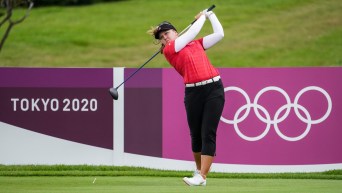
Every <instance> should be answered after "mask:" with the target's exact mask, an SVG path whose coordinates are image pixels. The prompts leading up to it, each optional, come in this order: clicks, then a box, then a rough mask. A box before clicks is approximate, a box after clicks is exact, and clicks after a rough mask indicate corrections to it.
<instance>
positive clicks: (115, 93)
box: [109, 5, 215, 100]
mask: <svg viewBox="0 0 342 193" xmlns="http://www.w3.org/2000/svg"><path fill="white" fill-rule="evenodd" d="M214 8H215V5H212V6H210V7H209V8H208V10H207V11H211V10H213V9H214ZM195 22H196V19H195V20H194V21H193V22H191V24H190V25H189V26H188V27H186V28H185V29H184V30H183V31H181V32H180V33H179V35H181V34H183V33H184V32H185V31H186V30H188V29H189V28H190V27H191V26H192V24H194V23H195ZM160 51H161V50H160V49H159V50H158V51H157V52H156V53H155V54H153V56H152V57H151V58H150V59H148V60H147V61H146V62H145V63H144V64H143V65H141V66H140V67H139V68H138V69H137V70H136V71H135V72H133V73H132V74H131V75H130V76H129V77H127V78H126V79H125V80H124V81H123V82H122V83H121V84H120V85H119V86H117V87H116V88H110V89H109V93H110V95H112V97H113V99H114V100H118V98H119V93H118V88H119V87H120V86H121V85H123V84H124V83H125V82H126V81H128V80H129V79H130V78H132V76H134V75H135V74H136V73H137V72H138V71H140V70H141V69H142V68H143V67H144V66H145V65H146V64H147V63H148V62H150V61H151V60H152V59H153V58H154V57H156V56H157V55H158V54H159V52H160Z"/></svg>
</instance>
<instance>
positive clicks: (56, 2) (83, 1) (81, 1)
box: [33, 0, 123, 7]
mask: <svg viewBox="0 0 342 193" xmlns="http://www.w3.org/2000/svg"><path fill="white" fill-rule="evenodd" d="M114 1H123V0H33V2H34V4H35V7H41V6H77V5H90V4H94V3H101V2H114Z"/></svg>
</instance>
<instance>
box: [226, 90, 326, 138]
mask: <svg viewBox="0 0 342 193" xmlns="http://www.w3.org/2000/svg"><path fill="white" fill-rule="evenodd" d="M224 91H225V92H231V91H236V92H239V93H241V94H242V95H243V97H244V98H245V100H246V104H245V105H243V106H241V107H240V108H239V109H238V110H237V111H236V112H235V114H234V118H233V119H232V120H229V119H227V118H225V117H223V115H222V116H221V121H222V122H224V123H227V124H232V125H234V129H235V131H236V133H237V134H238V135H239V136H240V137H241V138H242V139H244V140H247V141H258V140H260V139H262V138H264V137H265V136H266V135H267V133H268V132H269V130H270V129H271V125H273V127H274V129H275V131H276V133H277V134H278V135H279V137H281V138H282V139H284V140H286V141H299V140H301V139H303V138H304V137H305V136H306V135H307V134H308V133H309V131H310V129H311V126H312V125H314V124H319V123H321V122H323V121H324V120H326V119H327V118H328V116H329V115H330V113H331V110H332V102H331V98H330V95H329V94H328V93H327V92H326V91H325V90H324V89H322V88H320V87H317V86H308V87H305V88H303V89H302V90H300V91H299V92H298V94H297V95H296V96H295V98H294V101H293V102H291V99H290V97H289V95H288V94H287V93H286V92H285V91H284V90H283V89H281V88H279V87H276V86H269V87H266V88H264V89H262V90H260V91H259V92H258V93H257V94H256V96H255V98H254V101H253V102H251V99H250V98H249V96H248V94H247V93H246V92H245V91H244V90H243V89H241V88H239V87H235V86H230V87H226V88H225V89H224ZM269 91H276V92H279V93H281V94H282V95H283V96H284V97H285V99H286V104H285V105H283V106H281V107H280V108H279V109H278V110H277V111H276V113H275V115H274V117H271V115H270V113H269V112H268V111H267V109H266V108H264V107H263V106H261V105H259V104H258V101H259V99H260V97H261V96H262V95H263V94H264V93H265V92H269ZM308 91H316V92H320V93H322V94H323V95H324V97H325V98H326V100H327V104H328V108H327V111H326V112H325V114H324V115H323V116H322V117H320V118H318V119H316V120H313V119H312V118H311V115H310V112H309V111H308V110H307V109H306V108H305V107H304V106H302V105H300V104H298V101H299V98H300V97H301V96H302V95H303V94H304V93H305V92H308ZM251 108H253V110H254V113H255V115H256V116H257V118H258V119H259V120H260V121H262V122H263V123H265V124H266V128H265V130H264V131H263V132H262V133H261V134H260V135H258V136H255V137H249V136H247V135H245V134H243V133H242V132H241V131H240V128H239V126H238V124H239V123H241V122H242V121H244V120H245V119H246V118H247V117H248V115H249V113H250V111H251ZM292 108H293V109H294V112H295V114H296V116H297V117H298V119H300V120H301V121H302V122H304V123H306V128H305V131H304V132H303V133H302V134H300V135H298V136H296V137H290V136H286V135H285V134H284V133H282V132H281V130H280V128H279V123H281V122H282V121H284V120H285V119H286V118H287V117H288V115H289V114H290V111H291V109H292ZM244 110H245V113H244V114H243V115H241V113H242V112H243V111H244ZM260 111H261V112H262V113H263V114H264V115H265V117H263V116H262V115H261V114H260ZM283 111H285V113H284V114H283V115H282V116H280V115H281V113H282V112H283ZM299 111H302V112H303V113H304V116H302V115H301V114H300V113H299Z"/></svg>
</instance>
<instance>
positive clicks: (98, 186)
mask: <svg viewBox="0 0 342 193" xmlns="http://www.w3.org/2000/svg"><path fill="white" fill-rule="evenodd" d="M93 182H94V183H93ZM0 186H1V192H2V193H19V192H20V193H21V192H26V193H31V192H32V193H46V192H49V193H61V192H63V193H66V192H73V193H75V192H82V193H87V192H102V193H106V192H116V193H118V192H122V193H137V192H139V193H145V192H146V193H153V192H156V193H161V192H206V193H221V192H222V193H223V192H234V193H236V192H260V193H269V192H274V193H282V192H284V193H285V192H295V193H308V192H310V193H315V192H317V193H322V192H324V193H331V192H340V190H341V189H342V183H341V182H340V181H336V180H307V179H306V180H294V179H222V178H220V179H218V178H208V181H207V186H206V187H189V186H186V185H185V184H184V183H183V182H182V179H181V178H176V177H136V176H121V177H102V176H100V177H98V176H91V177H90V176H89V177H0Z"/></svg>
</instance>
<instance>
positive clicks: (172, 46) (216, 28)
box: [149, 10, 225, 186]
mask: <svg viewBox="0 0 342 193" xmlns="http://www.w3.org/2000/svg"><path fill="white" fill-rule="evenodd" d="M195 18H196V19H197V21H196V22H195V23H194V24H193V25H192V26H191V27H190V28H189V30H188V31H187V32H185V33H184V34H183V35H180V36H178V32H177V30H176V28H175V27H174V26H173V25H172V24H171V23H169V22H163V23H161V24H159V25H158V26H157V27H155V28H152V29H151V30H149V32H150V34H152V35H153V36H154V37H155V39H157V40H159V41H160V42H161V46H162V47H161V53H162V54H164V56H165V58H166V60H167V61H168V62H169V63H170V64H171V65H172V66H173V67H174V68H175V69H176V71H177V72H178V73H179V74H180V75H181V76H182V77H183V80H184V84H185V97H184V104H185V109H186V114H187V121H188V125H189V128H190V135H191V144H192V152H193V155H194V159H195V162H196V168H197V170H196V171H195V172H194V175H193V177H190V178H188V177H184V178H183V180H184V182H185V183H187V184H188V185H190V186H205V185H206V176H207V174H208V172H209V170H210V167H211V164H212V162H213V158H214V156H215V151H216V130H217V126H218V123H219V120H220V117H221V114H222V110H223V106H224V102H225V99H224V89H223V85H222V82H221V79H220V75H219V72H218V70H217V69H215V68H214V67H213V65H212V64H211V63H210V61H209V59H208V57H207V55H206V53H205V50H206V49H208V48H210V47H212V46H213V45H215V44H216V43H217V42H219V41H220V40H221V39H222V38H223V36H224V32H223V28H222V26H221V24H220V22H219V20H218V19H217V17H216V16H215V14H214V13H213V12H212V11H209V12H207V11H206V10H204V11H202V12H201V13H199V14H198V15H197V16H196V17H195ZM206 19H209V21H210V22H211V25H212V28H213V33H212V34H210V35H208V36H205V37H203V38H199V39H196V40H194V39H195V37H196V36H197V34H198V33H199V32H200V30H201V29H202V27H203V25H204V23H205V21H206Z"/></svg>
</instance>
